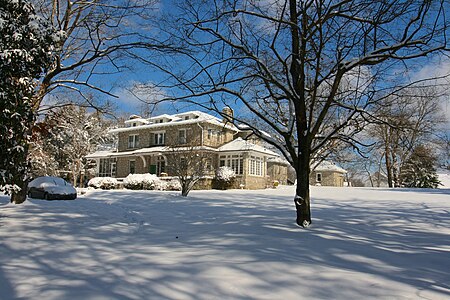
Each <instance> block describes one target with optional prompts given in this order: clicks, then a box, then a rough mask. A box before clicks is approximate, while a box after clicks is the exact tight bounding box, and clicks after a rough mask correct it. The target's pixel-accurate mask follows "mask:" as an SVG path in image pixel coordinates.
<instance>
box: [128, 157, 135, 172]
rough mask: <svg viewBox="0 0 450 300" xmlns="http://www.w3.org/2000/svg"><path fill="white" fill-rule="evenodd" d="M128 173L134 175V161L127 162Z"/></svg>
mask: <svg viewBox="0 0 450 300" xmlns="http://www.w3.org/2000/svg"><path fill="white" fill-rule="evenodd" d="M128 170H129V173H130V174H135V173H136V161H135V160H130V161H129V169H128Z"/></svg>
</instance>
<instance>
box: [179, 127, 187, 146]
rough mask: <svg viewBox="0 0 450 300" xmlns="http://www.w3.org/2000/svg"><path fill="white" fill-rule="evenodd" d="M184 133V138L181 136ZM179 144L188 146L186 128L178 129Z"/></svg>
mask: <svg viewBox="0 0 450 300" xmlns="http://www.w3.org/2000/svg"><path fill="white" fill-rule="evenodd" d="M181 132H184V136H181V135H180V133H181ZM178 143H179V144H186V143H187V130H186V128H182V129H178Z"/></svg>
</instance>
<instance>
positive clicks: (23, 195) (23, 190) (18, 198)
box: [11, 181, 28, 204]
mask: <svg viewBox="0 0 450 300" xmlns="http://www.w3.org/2000/svg"><path fill="white" fill-rule="evenodd" d="M16 185H17V186H19V187H20V191H18V192H13V193H12V194H11V203H14V204H21V203H24V202H25V200H27V187H28V182H27V181H22V182H20V183H19V182H18V183H16Z"/></svg>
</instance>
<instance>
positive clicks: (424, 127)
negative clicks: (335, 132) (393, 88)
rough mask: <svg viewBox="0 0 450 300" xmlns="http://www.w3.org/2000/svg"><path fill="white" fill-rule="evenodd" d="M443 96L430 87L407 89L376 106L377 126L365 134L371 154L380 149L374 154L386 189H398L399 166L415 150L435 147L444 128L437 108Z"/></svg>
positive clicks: (440, 111)
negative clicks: (368, 136)
mask: <svg viewBox="0 0 450 300" xmlns="http://www.w3.org/2000/svg"><path fill="white" fill-rule="evenodd" d="M444 95H445V94H444ZM444 95H443V94H442V93H441V92H440V91H439V90H438V89H437V88H436V87H434V86H431V87H416V88H408V89H405V90H403V91H402V92H401V93H399V94H396V95H392V96H390V97H388V98H385V99H384V100H382V101H380V102H379V103H378V104H377V105H378V107H379V109H378V110H377V113H376V114H375V115H376V118H377V120H378V122H375V124H373V125H371V126H369V128H370V129H369V132H370V133H371V137H372V138H373V139H375V141H376V143H375V150H379V149H382V151H376V152H378V153H379V154H381V157H380V161H382V162H383V163H384V170H385V172H386V176H387V181H388V185H389V187H399V186H401V185H402V182H401V180H400V178H401V174H400V173H401V170H402V166H403V164H404V162H405V161H406V160H407V159H409V157H410V156H411V154H412V153H413V150H414V149H415V148H416V147H418V146H419V145H422V144H428V145H432V144H434V145H436V146H437V143H438V142H439V139H440V136H439V135H438V132H440V131H439V130H438V129H439V127H440V126H442V125H443V124H445V117H444V115H443V114H442V110H441V105H440V102H441V98H442V96H444ZM373 154H374V155H375V156H377V155H376V153H375V152H373Z"/></svg>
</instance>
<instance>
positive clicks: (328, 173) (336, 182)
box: [309, 161, 347, 187]
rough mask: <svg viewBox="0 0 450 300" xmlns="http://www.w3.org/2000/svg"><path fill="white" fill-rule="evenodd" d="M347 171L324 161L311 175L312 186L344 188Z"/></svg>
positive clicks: (313, 169) (313, 168)
mask: <svg viewBox="0 0 450 300" xmlns="http://www.w3.org/2000/svg"><path fill="white" fill-rule="evenodd" d="M346 174H347V171H346V170H344V169H342V168H341V167H339V166H337V165H335V164H334V163H332V162H329V161H323V162H321V163H320V164H318V165H314V164H313V167H312V171H311V173H310V174H309V184H310V185H321V186H336V187H342V186H344V182H346V180H345V176H346Z"/></svg>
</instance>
